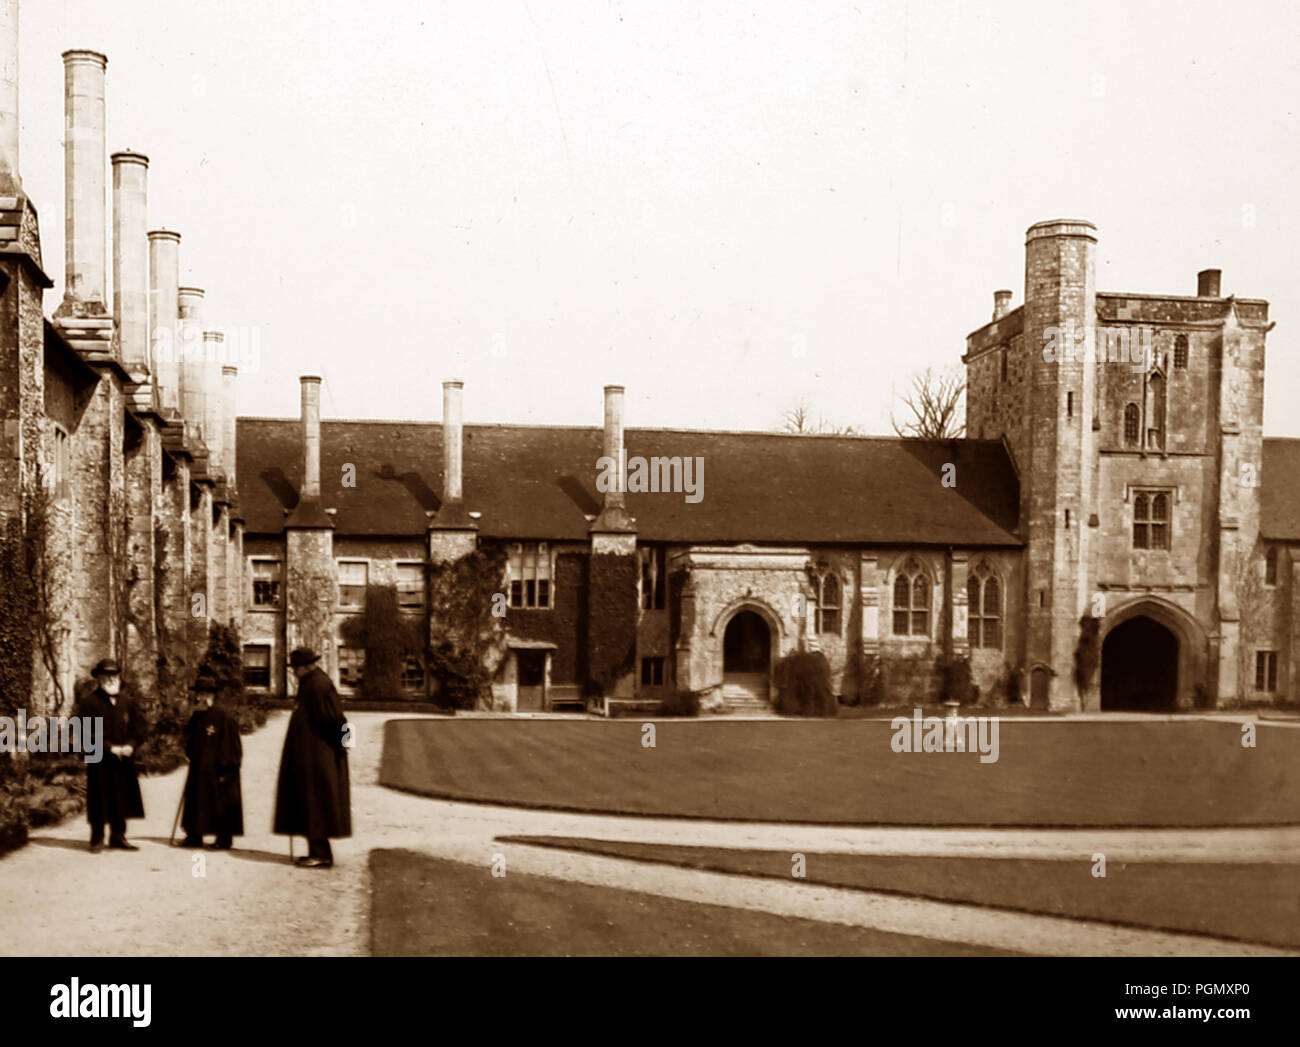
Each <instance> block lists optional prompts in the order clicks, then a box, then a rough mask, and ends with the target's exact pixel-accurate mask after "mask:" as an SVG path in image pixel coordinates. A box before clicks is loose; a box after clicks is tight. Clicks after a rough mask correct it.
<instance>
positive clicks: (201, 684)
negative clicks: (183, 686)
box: [190, 673, 220, 691]
mask: <svg viewBox="0 0 1300 1047" xmlns="http://www.w3.org/2000/svg"><path fill="white" fill-rule="evenodd" d="M190 690H191V691H217V690H220V688H219V687H217V681H216V680H214V679H213V678H212V677H211V676H209V675H208V674H207V673H203V674H202V675H201V676H199V677H197V678H196V679H195V681H194V686H193V687H191V688H190Z"/></svg>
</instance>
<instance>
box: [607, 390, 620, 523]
mask: <svg viewBox="0 0 1300 1047" xmlns="http://www.w3.org/2000/svg"><path fill="white" fill-rule="evenodd" d="M604 456H605V457H606V458H610V459H613V461H614V467H615V468H614V483H613V486H612V487H611V488H610V489H609V490H608V491H606V492H605V506H606V508H611V509H621V508H623V505H624V497H623V495H624V491H623V387H622V386H621V385H607V386H605V446H604Z"/></svg>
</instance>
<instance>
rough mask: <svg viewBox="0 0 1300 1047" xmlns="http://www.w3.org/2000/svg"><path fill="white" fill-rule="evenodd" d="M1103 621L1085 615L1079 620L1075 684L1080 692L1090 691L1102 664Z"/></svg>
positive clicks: (1075, 651) (1075, 658) (1075, 655)
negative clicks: (1090, 686) (1093, 679)
mask: <svg viewBox="0 0 1300 1047" xmlns="http://www.w3.org/2000/svg"><path fill="white" fill-rule="evenodd" d="M1100 634H1101V619H1100V618H1093V617H1092V616H1090V615H1084V616H1083V617H1082V618H1080V619H1079V644H1078V646H1077V647H1076V648H1075V650H1074V682H1075V684H1076V685H1077V686H1078V688H1079V690H1080V691H1085V690H1087V689H1088V687H1089V685H1090V684H1091V683H1092V678H1093V676H1095V675H1096V673H1097V666H1098V665H1099V664H1101V644H1100V643H1099V641H1098V637H1099V636H1100Z"/></svg>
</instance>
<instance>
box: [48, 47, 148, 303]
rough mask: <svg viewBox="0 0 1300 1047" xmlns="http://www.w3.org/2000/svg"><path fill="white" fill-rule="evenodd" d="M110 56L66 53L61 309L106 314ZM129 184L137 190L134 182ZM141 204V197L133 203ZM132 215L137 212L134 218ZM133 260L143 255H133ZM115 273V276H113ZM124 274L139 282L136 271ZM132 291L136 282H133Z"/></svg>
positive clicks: (95, 53) (76, 52)
mask: <svg viewBox="0 0 1300 1047" xmlns="http://www.w3.org/2000/svg"><path fill="white" fill-rule="evenodd" d="M107 69H108V59H107V58H106V57H104V55H102V54H100V53H99V52H98V51H64V52H63V84H64V112H65V124H66V127H65V132H64V139H65V141H64V147H63V172H64V180H63V191H64V200H65V208H64V209H65V215H64V255H65V258H66V260H67V273H66V279H65V283H66V287H65V288H64V292H63V305H62V306H61V307H60V310H59V311H60V313H64V314H67V315H72V316H84V315H87V314H98V315H102V314H105V313H107V311H108V307H107V301H108V299H107V288H108V283H107V279H106V276H107V272H106V271H107V268H108V244H107V237H108V215H107V200H106V195H105V194H106V190H107V186H106V185H105V159H106V157H107V155H108V147H107V145H106V144H105V143H106V138H105V105H104V79H105V71H106V70H107ZM133 188H135V187H134V186H133ZM131 203H132V205H134V206H139V207H143V201H142V200H141V201H139V202H138V203H137V202H136V201H132V202H131ZM132 217H133V218H134V217H136V216H132ZM143 251H144V248H143V247H142V246H141V247H139V248H138V249H135V250H134V252H133V257H132V260H131V261H132V264H141V265H142V264H144V263H145V262H147V259H141V258H139V257H137V255H138V254H139V253H141V252H143ZM116 275H117V274H116V272H115V273H114V276H115V277H116ZM128 276H129V277H130V278H131V279H132V280H133V281H136V282H138V280H139V275H138V274H136V273H134V272H132V273H130V274H128ZM132 286H133V289H135V290H138V288H135V284H134V283H133V285H132Z"/></svg>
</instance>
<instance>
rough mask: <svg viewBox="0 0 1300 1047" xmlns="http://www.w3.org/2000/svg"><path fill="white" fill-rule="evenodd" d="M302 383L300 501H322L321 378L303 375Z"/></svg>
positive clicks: (300, 379)
mask: <svg viewBox="0 0 1300 1047" xmlns="http://www.w3.org/2000/svg"><path fill="white" fill-rule="evenodd" d="M298 381H299V382H300V383H301V385H302V489H301V490H300V491H299V492H298V501H299V502H300V503H302V502H319V501H320V378H319V377H318V376H316V375H303V376H302V377H301V378H299V379H298Z"/></svg>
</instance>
